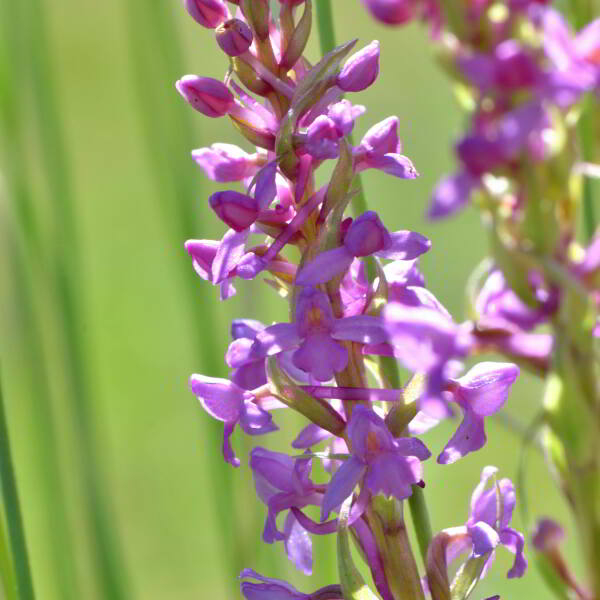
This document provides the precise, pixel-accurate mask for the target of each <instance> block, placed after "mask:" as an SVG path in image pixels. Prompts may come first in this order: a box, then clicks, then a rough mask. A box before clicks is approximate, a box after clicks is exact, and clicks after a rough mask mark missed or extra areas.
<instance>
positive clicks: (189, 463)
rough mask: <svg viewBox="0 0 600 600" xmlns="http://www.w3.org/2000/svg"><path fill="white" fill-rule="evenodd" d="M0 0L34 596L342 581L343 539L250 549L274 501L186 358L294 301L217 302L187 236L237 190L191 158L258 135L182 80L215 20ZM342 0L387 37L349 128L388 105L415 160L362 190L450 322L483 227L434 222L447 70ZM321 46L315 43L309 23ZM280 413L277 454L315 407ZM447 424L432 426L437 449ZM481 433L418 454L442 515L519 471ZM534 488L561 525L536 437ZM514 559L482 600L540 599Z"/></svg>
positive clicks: (494, 436) (209, 227)
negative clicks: (406, 246) (414, 258)
mask: <svg viewBox="0 0 600 600" xmlns="http://www.w3.org/2000/svg"><path fill="white" fill-rule="evenodd" d="M318 1H319V0H317V5H318ZM0 7H1V12H0V27H1V30H0V31H1V33H0V48H1V54H0V94H1V95H0V102H1V104H0V110H1V112H0V126H1V128H0V151H1V154H0V307H1V315H0V318H1V321H0V344H1V346H0V350H1V357H0V360H1V368H2V384H3V388H4V396H5V403H6V407H7V413H8V425H9V434H10V443H11V447H12V451H13V457H14V463H15V468H16V476H17V484H18V491H19V494H20V499H21V505H22V511H23V519H24V526H25V533H26V539H27V543H28V548H29V552H30V561H31V568H32V572H33V579H34V586H35V590H36V595H37V597H38V598H41V599H43V600H54V599H57V600H70V599H72V598H77V599H80V598H86V599H96V598H107V599H111V600H112V599H114V600H120V599H121V598H123V599H144V600H150V599H159V598H161V599H164V598H176V599H178V600H179V599H180V600H186V599H191V598H203V597H211V598H215V599H219V600H220V599H231V598H237V597H239V592H238V591H237V590H238V581H237V580H236V576H237V574H238V573H239V571H240V570H241V569H242V568H243V567H245V566H248V567H252V568H254V569H256V570H257V571H259V572H261V573H264V574H266V575H270V576H277V577H282V578H286V579H289V580H291V581H292V582H294V583H295V584H296V585H297V586H298V587H299V588H300V589H301V590H303V591H311V590H314V589H316V588H317V587H318V586H320V585H325V584H328V583H332V582H334V581H336V575H335V568H336V565H335V554H334V545H333V542H334V540H333V538H327V539H318V540H315V544H314V545H315V569H314V575H313V576H312V578H311V579H306V578H304V577H303V576H301V575H300V574H298V573H296V572H294V569H293V567H292V566H291V565H290V563H288V561H287V559H286V558H285V556H284V555H283V549H282V546H281V544H278V545H274V546H269V545H266V544H264V543H262V542H261V541H260V532H261V530H262V525H263V520H264V517H265V513H266V511H265V507H264V506H263V505H262V504H261V503H260V501H259V500H258V499H257V498H256V496H255V494H254V491H253V487H252V481H251V476H250V473H249V470H248V467H247V460H246V459H247V453H248V452H249V450H250V448H251V443H250V442H251V440H249V439H247V438H246V439H245V438H244V437H243V436H242V435H241V434H240V433H239V432H238V433H236V435H235V436H234V441H233V443H234V447H235V448H236V451H237V452H238V455H239V456H240V458H242V467H240V468H239V469H237V470H234V469H233V468H231V467H230V466H228V465H226V464H225V463H224V462H223V460H222V458H221V453H220V444H221V439H222V425H221V424H220V423H217V422H215V421H213V420H211V419H210V418H209V417H208V416H207V415H206V414H204V412H203V411H202V409H201V408H200V406H199V405H198V403H197V401H196V399H195V398H194V396H193V395H192V394H191V393H190V392H189V391H188V389H187V378H188V376H189V375H190V374H191V373H193V372H198V373H204V374H210V375H213V376H226V369H225V365H224V363H223V360H222V356H223V354H224V352H225V349H226V347H227V344H228V326H229V322H230V320H231V319H232V318H234V317H242V316H243V317H252V318H258V319H261V320H263V321H265V322H269V321H273V320H276V319H281V318H283V317H284V316H285V314H286V311H285V306H284V304H283V303H282V302H281V301H279V299H278V298H277V297H276V295H275V294H274V293H273V292H272V291H270V288H268V287H267V286H266V285H264V284H262V283H260V282H254V283H251V284H249V285H246V284H242V285H239V286H238V296H237V297H235V298H234V299H233V300H230V301H228V302H226V303H223V304H221V303H219V302H218V298H217V294H218V291H217V289H216V288H214V287H212V286H210V285H209V284H206V283H204V282H202V281H201V280H200V279H199V278H198V277H197V276H196V275H195V273H194V271H193V269H192V266H191V262H190V260H189V258H188V256H187V254H186V253H185V251H184V249H183V242H184V241H185V239H187V238H189V237H196V238H219V237H220V236H221V235H222V233H223V231H224V228H223V225H222V224H221V223H220V222H218V221H217V219H216V217H215V216H214V215H213V214H212V212H211V211H210V210H209V209H208V204H207V197H208V195H209V194H210V193H212V192H213V191H214V190H216V189H223V187H224V186H223V185H218V184H217V185H215V184H213V183H212V182H210V181H208V180H206V179H205V178H204V176H203V174H202V172H201V171H200V170H199V169H198V168H197V167H196V165H195V164H194V162H193V161H192V160H191V158H190V151H191V150H192V149H193V148H198V147H201V146H206V145H209V144H211V143H213V142H216V141H226V142H233V143H239V144H240V145H242V146H244V147H245V148H247V149H248V146H247V144H244V143H243V142H241V141H240V140H239V139H238V137H237V136H236V134H235V132H234V130H233V127H232V126H231V125H230V123H229V122H228V121H227V120H225V119H223V120H219V121H211V120H209V119H207V118H204V117H202V116H201V115H199V114H197V113H195V112H193V111H192V110H191V109H190V108H189V107H188V106H187V105H186V104H185V103H184V102H183V100H182V99H181V98H180V97H179V95H178V94H177V93H176V91H175V89H174V82H175V80H176V79H177V78H178V77H180V76H181V75H182V74H185V73H197V74H202V75H208V76H213V77H219V78H220V77H222V75H223V73H224V71H225V69H226V61H225V59H224V57H223V55H221V53H220V52H218V51H217V48H216V44H215V43H214V40H213V34H212V32H210V31H208V30H204V29H202V28H201V27H199V26H198V25H196V23H195V22H194V21H193V20H192V19H190V18H189V17H188V15H187V13H186V12H185V10H184V9H183V7H182V5H181V3H180V2H179V0H150V1H142V0H104V1H103V2H89V3H82V2H79V1H75V0H28V1H27V2H14V1H13V0H0ZM333 7H334V16H335V25H336V28H337V37H338V41H339V42H341V41H344V40H347V39H349V38H352V37H359V38H360V40H361V43H367V42H369V41H370V40H372V39H379V40H380V41H381V45H382V59H381V75H380V78H379V80H378V82H377V83H376V84H375V85H374V86H373V87H372V88H371V89H370V90H368V91H367V92H363V93H362V94H359V95H355V96H353V101H354V102H355V103H363V104H365V105H366V106H367V107H368V112H367V114H366V115H365V116H363V117H362V118H361V120H360V121H359V123H358V125H357V135H358V136H360V135H362V133H364V131H365V130H366V129H367V128H368V127H370V126H371V125H372V124H374V123H375V122H377V121H380V120H381V119H383V118H385V117H387V116H389V115H391V114H397V115H398V116H399V117H400V123H401V132H402V137H403V140H404V146H405V153H406V154H407V155H408V156H410V157H411V158H412V159H413V161H414V163H415V165H416V166H417V168H418V170H419V171H420V173H421V177H420V178H419V179H418V180H416V181H400V180H396V179H393V178H390V177H386V176H385V175H383V174H379V173H369V174H367V176H365V178H364V182H365V186H366V191H367V199H368V202H369V206H370V207H371V208H373V209H376V210H378V211H380V212H381V213H382V214H383V216H384V218H385V221H386V223H387V225H388V227H389V228H390V229H391V230H395V229H415V230H417V231H420V232H422V233H424V234H426V235H428V236H429V237H431V239H432V240H433V249H432V251H431V252H430V253H429V254H428V255H427V256H426V257H425V258H424V260H423V270H424V272H425V274H426V276H427V279H428V284H429V287H430V288H431V289H432V290H433V292H434V293H435V294H436V295H437V296H438V297H439V298H440V299H441V300H442V301H443V302H444V303H445V304H446V306H447V307H448V308H449V309H450V310H451V312H452V313H453V314H454V316H455V317H456V319H457V320H460V319H462V318H464V292H463V289H464V284H465V281H466V279H467V277H468V275H469V273H470V271H471V270H472V269H473V267H474V266H475V265H476V264H477V263H478V262H479V260H480V259H481V258H482V257H483V256H484V254H485V252H486V240H485V233H484V231H483V229H482V227H481V225H480V223H479V218H478V215H477V214H476V212H475V210H473V209H468V210H466V211H465V212H463V213H462V214H461V215H460V216H458V217H457V218H454V219H452V220H450V221H447V222H444V223H441V224H431V223H427V222H426V221H425V220H424V218H423V215H424V211H425V208H426V206H427V202H428V197H429V194H430V192H431V189H432V186H433V185H434V184H435V182H436V181H437V179H438V178H439V177H440V176H441V175H442V174H443V173H446V172H448V171H449V170H450V169H452V168H453V164H452V149H451V144H452V141H453V140H454V139H455V138H456V137H457V136H458V134H459V132H460V127H461V116H460V114H459V111H458V109H457V107H456V105H455V102H454V100H453V97H452V94H451V90H450V88H449V86H448V82H447V80H446V79H445V77H444V75H443V74H442V73H441V71H440V70H439V69H438V67H437V65H436V63H435V57H434V56H433V54H432V51H431V47H430V46H429V45H428V40H427V35H428V34H427V32H426V31H425V30H423V28H421V27H418V26H411V27H407V28H404V29H397V30H395V29H386V28H383V27H382V26H378V25H376V24H374V23H373V22H372V21H371V20H370V19H368V18H367V15H366V13H365V12H364V11H363V9H362V6H361V5H360V3H359V2H358V1H357V0H335V1H334V2H333ZM315 34H316V31H315ZM307 54H308V57H309V58H310V59H312V60H316V59H317V58H318V44H317V40H316V38H315V39H313V42H312V44H311V45H310V47H309V50H308V53H307ZM540 394H541V386H540V384H539V383H538V382H536V381H534V379H533V378H532V377H530V376H528V375H526V374H525V375H524V376H523V377H522V378H521V381H519V383H518V385H517V386H516V389H515V391H514V393H513V394H512V396H511V398H510V400H509V402H508V412H509V413H510V415H512V416H513V417H514V419H517V420H518V421H519V422H520V423H523V424H526V423H528V422H529V421H530V420H531V418H532V417H533V415H534V414H535V412H536V408H537V407H538V406H539V402H540ZM276 419H277V421H278V423H279V424H280V425H281V432H279V433H277V434H274V435H271V436H268V437H264V438H261V439H260V440H258V443H260V444H261V445H267V446H268V447H270V448H283V447H285V444H286V443H289V441H290V440H291V439H292V438H293V436H294V435H295V428H297V427H298V426H299V425H300V424H301V423H302V421H301V419H297V418H295V417H294V416H293V415H281V414H278V415H276ZM455 426H456V423H444V424H443V425H441V426H440V427H439V428H438V430H436V431H435V432H433V433H432V434H429V436H428V437H427V440H426V441H428V442H429V443H430V447H431V448H432V451H433V452H434V454H436V453H437V452H439V450H440V449H441V447H442V446H443V444H444V443H445V441H446V440H447V439H448V437H449V435H450V434H451V432H452V431H453V429H452V428H453V427H455ZM488 434H489V438H490V441H489V443H488V445H487V446H486V447H485V449H483V450H482V451H480V452H478V453H476V454H474V455H470V456H469V457H467V458H466V459H464V460H462V461H461V462H460V463H459V464H457V465H454V466H451V467H439V466H438V465H436V464H435V463H434V462H433V461H429V463H428V464H427V466H426V480H427V488H426V495H427V499H428V502H429V506H430V509H431V513H432V519H433V524H434V528H435V529H436V530H439V529H441V528H443V527H449V526H454V525H460V524H462V523H463V522H464V520H465V519H466V517H467V512H468V502H469V497H470V494H471V491H472V489H473V487H474V485H475V484H476V482H477V481H478V479H479V474H480V471H481V468H482V467H483V466H484V465H487V464H496V465H498V466H499V467H500V469H501V473H502V475H504V476H509V477H513V478H514V477H515V476H516V470H517V465H518V457H519V451H520V447H521V442H520V440H519V439H518V437H516V436H515V435H514V434H513V433H512V432H510V431H508V430H507V429H506V428H505V427H503V426H502V425H501V424H499V423H498V422H490V423H489V425H488ZM527 482H528V485H527V490H526V492H527V494H528V496H529V504H530V508H531V510H532V512H533V513H534V514H535V515H539V514H554V515H555V516H558V517H559V518H560V519H561V520H562V521H563V522H564V523H566V524H568V525H569V524H570V522H569V520H568V519H569V517H568V516H567V512H566V509H565V506H564V505H563V504H562V501H561V500H560V499H559V496H558V493H557V492H556V490H555V488H554V485H553V484H552V482H551V481H550V479H549V475H548V473H547V471H546V469H545V467H544V463H543V460H542V458H541V456H540V455H539V453H537V452H532V453H531V457H530V460H529V462H528V472H527ZM522 493H523V490H520V494H522ZM515 522H516V523H517V525H520V524H521V523H520V519H519V515H518V514H516V516H515ZM575 542H576V541H575V540H574V539H573V536H570V538H569V546H568V555H569V556H570V557H572V559H573V561H575V564H576V567H577V566H578V565H579V563H578V560H579V559H578V558H577V554H576V543H575ZM509 565H510V556H509V555H508V553H506V552H505V551H504V550H503V549H501V550H500V551H499V553H498V558H497V564H496V568H495V569H494V570H493V572H492V574H491V575H490V576H488V578H487V579H486V580H485V581H484V583H483V584H482V585H481V586H480V587H479V588H478V591H477V593H476V597H477V598H484V597H486V596H488V595H491V594H493V593H499V594H501V596H502V598H506V599H511V598H523V597H527V595H532V597H536V598H541V597H545V596H546V591H545V590H544V589H543V584H542V582H541V579H540V578H539V576H538V574H537V573H536V572H535V569H533V568H532V569H530V570H529V571H528V573H527V575H526V577H525V578H524V580H523V581H522V582H515V581H508V580H506V578H505V573H506V571H507V570H508V568H509ZM0 594H1V592H0Z"/></svg>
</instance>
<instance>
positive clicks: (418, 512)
mask: <svg viewBox="0 0 600 600" xmlns="http://www.w3.org/2000/svg"><path fill="white" fill-rule="evenodd" d="M317 25H318V29H319V42H320V45H321V53H322V54H327V52H331V50H333V49H334V48H335V43H336V42H335V31H334V28H333V15H332V11H331V0H317ZM348 139H349V142H350V144H351V145H354V140H353V138H352V134H350V135H349V136H348ZM354 187H355V190H356V191H357V194H356V195H355V196H354V197H353V198H352V212H353V213H354V214H355V215H356V216H358V215H361V214H362V213H364V212H365V211H366V210H367V200H366V197H365V192H364V187H363V184H362V179H361V177H360V175H356V176H355V177H354ZM366 266H367V274H368V276H369V280H372V279H373V278H374V271H375V269H374V266H373V264H369V263H368V262H367V265H366ZM382 366H384V368H385V372H386V378H387V379H388V381H390V383H392V382H393V383H394V384H396V383H398V382H399V381H400V374H399V370H398V363H396V361H394V360H391V361H386V362H385V363H384V365H382ZM408 505H409V507H410V514H411V517H412V520H413V524H414V527H415V531H416V534H417V539H418V542H419V548H420V550H421V553H422V554H423V560H425V557H426V555H427V548H428V546H429V542H430V541H431V537H432V533H431V522H430V519H429V512H428V511H427V504H426V502H425V494H424V493H423V490H421V488H416V487H415V488H413V496H411V498H410V499H409V503H408Z"/></svg>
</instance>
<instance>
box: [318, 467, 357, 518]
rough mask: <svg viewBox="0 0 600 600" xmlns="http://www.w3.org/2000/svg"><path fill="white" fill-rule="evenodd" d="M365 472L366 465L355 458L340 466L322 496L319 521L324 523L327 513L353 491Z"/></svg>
mask: <svg viewBox="0 0 600 600" xmlns="http://www.w3.org/2000/svg"><path fill="white" fill-rule="evenodd" d="M366 470H367V465H366V464H365V463H363V462H362V461H361V460H360V459H358V458H357V457H355V456H353V457H352V458H350V459H348V460H347V461H346V462H344V463H343V464H342V466H341V467H340V468H339V469H338V470H337V471H336V472H335V474H334V475H333V477H332V478H331V481H330V482H329V485H328V486H327V490H326V491H325V495H324V496H323V502H322V504H321V521H325V519H327V517H328V516H329V513H330V512H331V511H332V510H333V509H334V508H336V507H338V506H339V505H340V504H341V503H342V502H343V501H344V500H345V499H346V498H347V497H348V496H349V495H350V494H351V493H352V492H353V491H354V488H355V487H356V485H357V484H358V482H359V481H360V479H361V477H362V476H363V475H364V474H365V472H366Z"/></svg>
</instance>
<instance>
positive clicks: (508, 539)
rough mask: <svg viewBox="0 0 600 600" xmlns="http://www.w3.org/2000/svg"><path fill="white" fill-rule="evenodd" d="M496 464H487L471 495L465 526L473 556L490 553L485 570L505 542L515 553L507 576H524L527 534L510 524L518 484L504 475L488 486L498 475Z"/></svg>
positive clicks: (485, 570)
mask: <svg viewBox="0 0 600 600" xmlns="http://www.w3.org/2000/svg"><path fill="white" fill-rule="evenodd" d="M497 472H498V469H496V467H485V468H484V469H483V471H482V473H481V481H480V483H479V484H478V485H477V487H476V488H475V490H474V492H473V495H472V496H471V512H470V514H469V519H468V520H467V524H466V528H467V531H468V533H469V536H470V538H471V541H472V552H473V556H484V555H485V554H488V553H489V556H488V559H487V561H486V565H485V567H484V572H483V573H482V577H483V576H484V575H485V572H487V570H488V569H489V567H490V566H491V564H492V562H493V561H494V557H495V549H496V547H497V546H498V545H500V544H501V545H503V546H504V547H506V548H507V549H508V550H510V551H511V552H512V553H513V554H514V555H515V560H514V563H513V566H512V568H511V569H510V570H509V571H508V577H509V578H513V577H522V576H523V574H524V573H525V570H526V569H527V559H526V558H525V555H524V553H523V548H524V544H525V541H524V537H523V534H522V533H520V532H518V531H516V530H515V529H513V528H512V527H509V526H508V524H509V523H510V521H511V518H512V513H513V510H514V507H515V504H516V495H515V488H514V486H513V484H512V482H511V481H510V479H501V480H500V481H498V482H497V483H496V486H497V489H496V487H495V486H494V487H491V488H490V489H486V486H487V484H488V481H489V480H490V479H491V478H492V477H494V476H495V475H496V473H497ZM497 494H499V495H500V499H501V505H502V510H501V511H500V514H498V501H497Z"/></svg>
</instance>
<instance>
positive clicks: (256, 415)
mask: <svg viewBox="0 0 600 600" xmlns="http://www.w3.org/2000/svg"><path fill="white" fill-rule="evenodd" d="M239 423H240V427H241V428H242V430H243V431H244V433H246V434H248V435H263V434H265V433H271V432H272V431H277V430H278V429H279V427H277V425H275V423H273V417H272V416H271V414H270V413H268V412H267V411H266V410H263V409H262V408H260V407H259V406H256V404H253V403H252V402H246V403H245V404H244V405H243V407H242V410H241V414H240V421H239Z"/></svg>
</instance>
